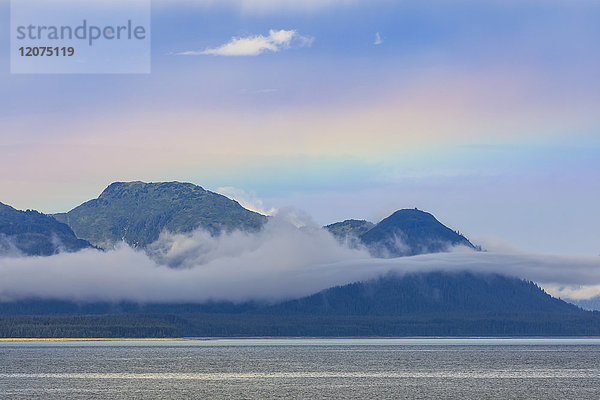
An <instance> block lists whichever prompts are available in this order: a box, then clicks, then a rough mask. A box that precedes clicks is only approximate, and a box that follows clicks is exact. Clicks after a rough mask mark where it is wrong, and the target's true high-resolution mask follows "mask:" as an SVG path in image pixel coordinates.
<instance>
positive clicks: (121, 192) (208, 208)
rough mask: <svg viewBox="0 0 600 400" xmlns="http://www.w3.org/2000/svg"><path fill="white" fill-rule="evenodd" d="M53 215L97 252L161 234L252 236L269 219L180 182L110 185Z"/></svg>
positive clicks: (150, 240)
mask: <svg viewBox="0 0 600 400" xmlns="http://www.w3.org/2000/svg"><path fill="white" fill-rule="evenodd" d="M54 217H55V218H56V219H57V220H59V221H61V222H64V223H66V224H67V225H69V226H70V227H71V229H73V231H74V232H75V234H76V235H77V236H78V237H80V238H83V239H85V240H88V241H89V242H91V243H93V244H94V245H96V246H98V247H101V248H112V247H113V246H114V245H115V244H116V243H119V242H121V241H125V242H126V243H127V244H129V245H130V246H133V247H145V246H147V245H149V244H151V243H153V242H155V241H156V240H157V239H158V238H159V235H160V234H161V233H162V232H163V231H169V232H172V233H185V232H192V231H194V230H196V229H203V230H205V231H208V232H210V233H211V234H218V233H220V232H223V231H225V232H231V231H233V230H241V231H251V232H255V231H257V230H259V229H260V228H261V227H262V226H263V225H264V223H265V222H266V220H267V217H265V216H263V215H261V214H258V213H255V212H253V211H249V210H246V209H245V208H243V207H242V206H241V205H240V204H238V203H237V202H236V201H234V200H231V199H228V198H227V197H225V196H222V195H220V194H217V193H213V192H210V191H208V190H205V189H203V188H202V187H200V186H196V185H194V184H191V183H180V182H163V183H144V182H127V183H125V182H117V183H113V184H111V185H110V186H109V187H107V188H106V189H105V190H104V191H103V192H102V194H101V195H100V196H99V197H98V198H97V199H94V200H90V201H88V202H86V203H84V204H82V205H80V206H78V207H76V208H74V209H73V210H71V211H69V212H67V213H63V214H55V215H54Z"/></svg>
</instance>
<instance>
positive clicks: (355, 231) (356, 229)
mask: <svg viewBox="0 0 600 400" xmlns="http://www.w3.org/2000/svg"><path fill="white" fill-rule="evenodd" d="M374 226H375V224H374V223H372V222H369V221H365V220H356V219H347V220H345V221H344V222H336V223H335V224H331V225H327V226H326V227H325V229H327V230H328V231H329V232H331V233H332V234H333V236H335V237H336V238H337V239H339V240H347V239H348V238H349V237H356V238H358V237H360V235H362V234H364V233H366V232H367V231H368V230H369V229H372V228H373V227H374Z"/></svg>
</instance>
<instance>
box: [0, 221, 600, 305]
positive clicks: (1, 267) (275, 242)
mask: <svg viewBox="0 0 600 400" xmlns="http://www.w3.org/2000/svg"><path fill="white" fill-rule="evenodd" d="M289 214H290V215H292V217H293V218H295V219H296V221H294V222H295V223H296V224H297V222H298V221H297V219H298V218H299V217H298V216H299V215H301V214H298V213H295V214H292V213H289ZM286 218H287V217H286ZM286 218H284V217H283V215H282V216H279V217H274V218H272V219H271V220H270V222H269V223H268V224H267V225H266V227H265V229H263V231H261V232H259V233H256V234H248V233H242V232H233V233H231V234H227V235H222V236H220V237H211V236H210V235H209V234H207V233H206V232H202V231H197V232H193V233H191V234H172V233H163V235H161V237H160V239H159V240H158V241H157V242H156V243H154V244H153V245H152V246H150V247H149V248H148V249H147V251H142V250H134V249H132V248H130V247H128V246H126V245H121V246H119V247H118V248H116V249H115V250H113V251H107V252H100V251H96V250H84V251H80V252H78V253H61V254H58V255H55V256H52V257H17V256H15V255H14V254H13V256H11V257H7V256H4V257H2V258H0V301H14V300H20V299H26V298H43V299H64V300H75V301H135V302H204V301H208V300H217V301H218V300H229V301H235V302H240V301H245V300H250V299H254V300H264V301H274V300H282V299H291V298H297V297H301V296H305V295H310V294H313V293H316V292H318V291H320V290H323V289H326V288H329V287H332V286H335V285H344V284H347V283H352V282H356V281H361V280H367V279H371V278H376V277H378V276H381V275H384V274H387V273H389V272H395V273H398V274H405V273H413V272H432V271H448V272H453V271H472V272H482V273H500V274H504V275H509V276H515V277H519V278H523V279H528V280H533V281H535V282H538V283H541V284H542V286H543V287H548V288H551V289H555V288H565V287H575V286H581V285H587V286H590V285H596V286H597V287H600V258H597V257H596V258H584V257H580V258H574V257H569V258H567V257H554V256H552V257H551V256H540V255H527V254H500V253H477V252H472V251H465V250H460V251H455V252H452V253H441V254H429V255H421V256H415V257H404V258H396V259H375V258H372V257H370V256H369V254H368V252H367V251H365V250H364V249H351V248H348V247H345V246H343V245H341V244H340V243H339V242H337V240H335V239H334V238H333V237H332V236H331V235H330V234H329V233H328V232H326V231H324V230H322V229H320V228H318V227H316V226H314V225H311V224H310V223H306V221H305V222H304V224H303V227H302V228H300V229H299V228H297V227H296V226H294V225H292V224H290V223H289V222H288V220H287V219H286ZM301 225H302V224H301ZM560 293H566V292H564V291H563V292H560ZM560 293H559V294H560ZM595 293H596V292H594V291H590V292H589V293H588V294H589V296H590V297H592V295H593V294H595Z"/></svg>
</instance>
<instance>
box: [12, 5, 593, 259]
mask: <svg viewBox="0 0 600 400" xmlns="http://www.w3.org/2000/svg"><path fill="white" fill-rule="evenodd" d="M599 17H600V4H598V3H597V2H594V1H587V0H581V1H576V2H573V1H566V0H564V1H559V0H549V1H541V0H524V1H512V0H508V1H504V0H502V1H501V0H491V1H486V2H480V1H466V0H464V1H463V0H456V1H447V0H439V1H418V0H403V1H386V0H323V1H317V0H310V1H300V0H279V1H277V0H224V1H209V0H185V1H184V0H174V1H166V0H155V1H153V2H152V63H151V73H150V74H139V75H135V74H134V75H119V74H116V75H115V74H112V75H101V74H95V75H69V74H65V75H42V74H39V75H36V74H31V75H17V74H10V72H9V71H10V68H9V66H10V60H9V58H8V51H6V50H7V49H8V47H9V45H10V43H9V39H8V36H5V35H1V36H0V47H2V49H3V51H2V52H0V62H1V64H2V65H3V67H2V68H0V138H1V141H0V171H1V172H0V202H3V203H5V204H9V205H12V206H14V207H15V208H19V209H37V210H40V211H42V212H47V213H52V212H62V211H67V210H69V209H71V208H73V207H75V206H77V205H78V204H80V203H82V202H83V201H86V200H89V199H92V198H95V197H97V196H98V195H99V193H100V192H101V191H102V190H103V189H104V188H105V187H106V186H108V184H110V183H111V182H114V181H129V180H144V181H151V182H156V181H173V180H178V181H186V182H193V183H195V184H198V185H201V186H203V187H204V188H206V189H209V190H214V191H219V192H221V193H223V194H226V195H230V196H232V197H234V198H236V199H237V200H239V201H240V202H242V203H244V204H246V205H248V206H249V207H250V206H252V205H255V206H260V207H261V210H265V211H269V210H273V209H282V208H285V207H294V208H297V209H300V210H304V211H305V212H306V213H307V214H309V215H311V216H312V218H313V219H314V220H315V221H316V223H317V224H321V225H323V224H328V223H332V222H335V221H339V220H344V219H348V218H358V219H369V220H372V221H374V222H377V221H378V220H380V219H382V218H383V217H385V216H387V215H388V214H390V213H391V212H392V211H394V210H396V209H400V208H414V207H418V208H420V209H423V210H426V211H429V212H431V213H433V214H434V215H435V216H436V217H437V218H438V219H439V220H440V221H442V222H443V223H445V224H447V225H449V226H450V227H452V228H453V229H458V230H460V232H461V233H464V234H465V235H467V236H468V237H469V238H470V239H471V240H472V241H473V242H475V243H477V244H483V245H484V246H486V245H489V246H492V245H493V244H497V243H506V244H507V245H510V246H514V247H516V248H519V249H522V250H524V251H527V252H532V253H539V254H556V255H568V256H582V257H596V256H598V255H600V233H599V232H598V228H597V227H598V226H599V225H600V213H599V212H598V210H597V207H598V204H600V113H598V111H597V110H598V109H600V47H599V46H598V40H597V38H598V37H599V36H600V25H599V24H598V23H597V21H598V18H599ZM9 25H10V13H9V2H8V1H7V0H0V26H1V27H2V31H4V32H5V31H7V29H4V28H5V27H8V26H9Z"/></svg>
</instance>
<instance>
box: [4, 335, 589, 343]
mask: <svg viewBox="0 0 600 400" xmlns="http://www.w3.org/2000/svg"><path fill="white" fill-rule="evenodd" d="M527 339H530V340H536V339H538V340H539V339H555V340H574V339H596V340H598V339H600V336H410V337H372V336H368V337H305V336H302V337H271V336H258V337H183V338H0V343H6V342H182V341H190V342H192V341H212V340H239V341H244V340H527Z"/></svg>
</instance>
